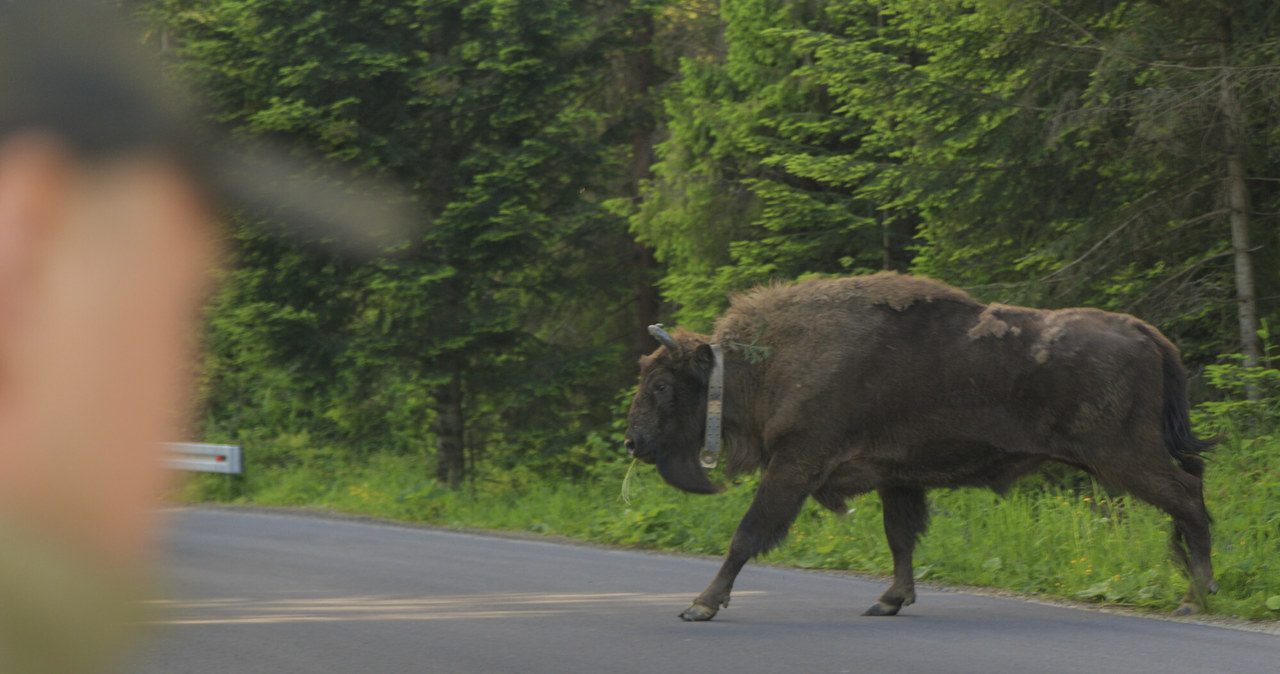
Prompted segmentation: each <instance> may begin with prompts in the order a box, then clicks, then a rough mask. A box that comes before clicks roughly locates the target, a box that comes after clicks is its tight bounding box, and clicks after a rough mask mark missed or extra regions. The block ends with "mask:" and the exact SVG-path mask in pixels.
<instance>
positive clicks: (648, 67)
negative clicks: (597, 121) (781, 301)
mask: <svg viewBox="0 0 1280 674" xmlns="http://www.w3.org/2000/svg"><path fill="white" fill-rule="evenodd" d="M630 28H631V34H632V36H633V39H634V45H633V49H632V51H631V52H630V53H629V54H628V58H627V59H626V70H627V72H626V82H627V86H628V88H629V89H630V91H629V98H631V99H632V105H633V107H636V108H638V109H639V113H638V114H637V115H636V119H635V120H634V121H633V122H632V125H633V126H632V128H631V171H630V176H629V178H630V181H629V182H630V184H629V185H628V191H629V192H630V193H631V196H632V198H633V199H635V200H636V201H637V203H638V202H639V200H640V198H641V196H640V195H641V194H642V189H643V185H644V183H645V181H647V180H649V179H650V178H652V177H653V134H654V129H655V127H656V122H655V121H654V115H653V113H652V108H653V105H654V103H653V100H652V95H653V89H654V87H655V86H656V85H657V81H658V66H657V63H656V62H655V61H654V56H653V49H654V46H653V33H654V25H653V15H652V14H651V13H649V12H637V13H636V15H635V16H634V18H633V19H632V24H631V26H630ZM634 251H635V252H634V266H633V268H632V272H633V274H634V279H635V280H634V282H633V283H634V289H635V302H636V304H635V307H636V310H635V323H634V330H633V333H632V334H633V335H634V339H635V341H634V344H635V353H634V354H633V356H634V358H631V359H630V360H631V361H632V362H635V358H638V357H639V356H640V355H642V354H646V353H649V352H650V351H652V350H654V349H655V348H657V345H656V344H655V343H654V341H653V337H651V336H650V335H649V326H650V325H653V324H654V323H657V322H658V310H659V309H660V308H661V305H662V298H661V294H660V293H659V292H658V287H657V285H656V284H657V276H658V261H657V260H656V259H655V258H654V255H653V248H650V247H649V246H648V245H646V244H643V243H640V242H639V241H637V242H635V248H634Z"/></svg>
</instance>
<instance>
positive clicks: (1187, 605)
mask: <svg viewBox="0 0 1280 674" xmlns="http://www.w3.org/2000/svg"><path fill="white" fill-rule="evenodd" d="M1199 612H1200V607H1199V606H1196V605H1195V604H1193V603H1191V602H1189V601H1184V602H1182V605H1181V606H1179V607H1178V608H1177V609H1176V610H1174V612H1173V614H1174V615H1178V616H1183V615H1195V614H1197V613H1199Z"/></svg>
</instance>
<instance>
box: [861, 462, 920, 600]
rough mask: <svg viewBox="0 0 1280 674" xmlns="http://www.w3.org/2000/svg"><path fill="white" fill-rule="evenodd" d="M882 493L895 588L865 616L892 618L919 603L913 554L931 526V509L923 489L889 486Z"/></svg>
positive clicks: (882, 596)
mask: <svg viewBox="0 0 1280 674" xmlns="http://www.w3.org/2000/svg"><path fill="white" fill-rule="evenodd" d="M879 493H880V503H881V504H882V505H883V507H884V533H885V537H886V538H888V539H889V551H890V552H892V553H893V585H890V586H889V589H888V590H885V593H884V594H882V595H880V599H878V600H876V603H874V604H872V605H871V608H869V609H867V610H866V611H865V612H864V613H863V614H862V615H870V616H889V615H897V614H898V611H899V610H901V609H902V607H903V606H910V605H911V604H914V603H915V601H916V579H915V574H914V571H913V569H912V564H911V554H912V552H914V551H915V547H916V540H917V539H919V538H920V535H921V534H923V533H924V530H925V527H927V526H928V523H929V509H928V506H926V505H925V500H924V489H921V488H920V487H886V488H884V489H881V490H880V492H879Z"/></svg>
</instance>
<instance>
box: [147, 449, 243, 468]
mask: <svg viewBox="0 0 1280 674" xmlns="http://www.w3.org/2000/svg"><path fill="white" fill-rule="evenodd" d="M163 445H164V451H165V459H164V460H165V464H166V465H168V466H169V467H170V468H174V469H176V470H199V471H204V472H206V473H226V474H227V475H239V474H241V473H243V472H244V460H243V456H242V451H241V448H240V446H239V445H208V444H204V443H200V442H166V443H163Z"/></svg>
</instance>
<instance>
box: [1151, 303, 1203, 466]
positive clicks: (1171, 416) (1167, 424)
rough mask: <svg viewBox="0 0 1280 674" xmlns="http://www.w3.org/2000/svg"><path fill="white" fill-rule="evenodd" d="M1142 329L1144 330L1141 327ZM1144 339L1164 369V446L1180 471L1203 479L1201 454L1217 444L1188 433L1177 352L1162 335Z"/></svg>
mask: <svg viewBox="0 0 1280 674" xmlns="http://www.w3.org/2000/svg"><path fill="white" fill-rule="evenodd" d="M1144 327H1146V326H1144ZM1148 335H1150V336H1151V337H1152V340H1153V341H1154V342H1155V343H1156V346H1157V347H1158V348H1159V349H1160V357H1161V360H1163V362H1164V363H1163V365H1164V405H1163V408H1162V410H1161V414H1162V416H1163V417H1164V442H1165V446H1166V447H1168V448H1169V453H1170V454H1171V455H1173V458H1174V460H1176V461H1177V462H1178V465H1179V466H1182V469H1183V470H1185V471H1187V472H1188V473H1191V474H1192V475H1194V476H1196V477H1197V478H1203V477H1204V457H1203V456H1201V455H1202V454H1203V453H1204V452H1207V451H1209V450H1210V449H1211V448H1212V447H1213V446H1214V445H1216V444H1217V442H1218V441H1217V440H1216V439H1205V438H1198V437H1196V434H1195V433H1194V432H1193V431H1192V430H1191V413H1190V403H1188V402H1187V371H1186V369H1184V368H1183V367H1182V359H1181V357H1179V355H1178V349H1177V348H1176V347H1175V346H1174V345H1173V344H1171V343H1170V342H1169V340H1168V339H1165V337H1164V336H1163V335H1161V334H1160V333H1158V332H1156V331H1155V330H1154V329H1151V330H1150V331H1149V332H1148Z"/></svg>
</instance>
